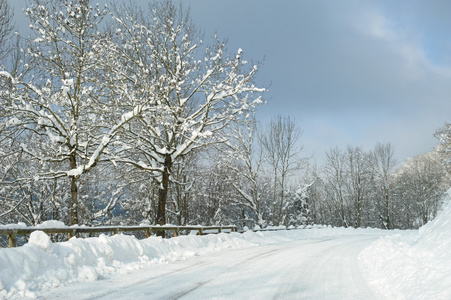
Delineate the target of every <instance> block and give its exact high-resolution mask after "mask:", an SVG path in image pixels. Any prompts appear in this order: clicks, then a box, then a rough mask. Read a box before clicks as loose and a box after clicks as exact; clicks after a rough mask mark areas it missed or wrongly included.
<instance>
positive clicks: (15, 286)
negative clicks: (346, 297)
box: [0, 222, 377, 299]
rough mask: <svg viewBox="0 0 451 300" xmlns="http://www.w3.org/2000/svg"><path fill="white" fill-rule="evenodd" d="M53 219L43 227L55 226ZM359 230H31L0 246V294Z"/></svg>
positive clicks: (22, 295)
mask: <svg viewBox="0 0 451 300" xmlns="http://www.w3.org/2000/svg"><path fill="white" fill-rule="evenodd" d="M53 223H54V222H49V223H46V224H44V225H43V226H42V227H46V226H54V225H58V224H53ZM363 231H364V230H362V229H357V230H356V229H344V228H332V227H322V226H315V227H308V228H306V229H305V230H289V231H270V232H252V231H248V232H245V233H243V234H239V233H230V234H226V233H221V234H215V235H207V236H192V235H189V236H179V237H177V238H172V239H162V238H158V237H150V238H148V239H145V240H138V239H136V238H135V237H134V236H129V235H122V234H117V235H114V236H106V235H100V237H98V238H86V239H80V238H72V239H70V240H69V241H67V242H62V243H52V242H51V241H50V238H49V237H48V236H47V234H45V233H44V232H42V231H35V232H33V233H32V234H31V235H30V238H29V243H28V244H26V245H24V246H22V247H18V248H11V249H7V248H4V249H0V266H1V269H0V299H5V298H8V299H9V298H14V297H16V298H25V297H35V293H34V291H37V290H40V289H50V288H53V287H56V286H60V285H67V284H70V283H71V282H76V281H84V280H90V281H93V280H98V279H101V278H105V277H108V276H109V275H110V274H113V273H127V272H128V271H129V270H133V269H140V268H144V267H146V266H148V265H149V264H158V263H167V262H170V261H175V260H182V259H186V258H189V257H192V256H195V255H206V254H208V253H211V252H214V251H221V250H225V249H237V248H244V247H252V246H257V245H265V244H271V243H283V242H290V241H293V240H298V239H310V238H312V239H313V238H321V237H326V236H331V235H333V236H337V235H351V234H359V233H362V232H363ZM372 231H374V232H377V230H372Z"/></svg>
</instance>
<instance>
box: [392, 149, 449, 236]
mask: <svg viewBox="0 0 451 300" xmlns="http://www.w3.org/2000/svg"><path fill="white" fill-rule="evenodd" d="M393 176H394V179H393V180H394V188H393V190H392V196H391V197H392V198H393V201H395V203H394V205H395V210H394V215H395V216H394V220H392V223H393V226H394V227H395V228H401V229H405V228H418V227H420V226H422V225H424V224H426V223H427V222H428V221H430V220H432V219H433V218H434V217H435V216H436V214H437V211H438V210H439V208H440V206H441V200H442V199H443V196H444V193H445V192H446V190H447V189H448V188H449V185H450V182H451V181H450V177H449V174H447V172H446V169H445V167H444V166H443V164H442V161H441V158H440V156H439V155H438V153H437V152H429V153H424V154H421V155H418V156H416V157H413V158H410V159H408V160H407V161H406V162H405V163H404V164H403V165H402V166H401V168H399V169H398V170H396V171H395V172H394V174H393Z"/></svg>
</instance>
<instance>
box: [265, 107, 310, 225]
mask: <svg viewBox="0 0 451 300" xmlns="http://www.w3.org/2000/svg"><path fill="white" fill-rule="evenodd" d="M301 136H302V130H301V129H300V128H298V127H297V126H296V122H295V121H294V120H292V119H291V118H290V117H282V116H280V115H279V116H277V117H276V118H274V119H273V120H271V122H270V123H269V124H268V126H267V129H266V133H265V134H264V135H263V136H262V137H261V140H262V144H263V146H264V148H265V151H266V152H267V155H268V162H269V164H270V166H271V169H272V173H273V176H274V177H273V185H274V186H273V225H276V226H278V225H279V224H280V223H281V222H283V219H284V214H283V210H284V207H285V205H286V203H285V193H286V189H287V184H288V179H289V176H290V175H292V174H293V173H295V172H297V171H299V169H300V167H301V165H302V162H303V159H302V157H301V156H300V155H301V152H302V150H303V146H301V145H298V142H299V139H300V138H301Z"/></svg>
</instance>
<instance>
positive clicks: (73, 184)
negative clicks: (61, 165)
mask: <svg viewBox="0 0 451 300" xmlns="http://www.w3.org/2000/svg"><path fill="white" fill-rule="evenodd" d="M70 167H71V169H75V168H77V161H76V159H75V154H71V155H70ZM69 179H70V198H71V200H70V225H75V224H78V187H77V180H78V177H76V176H70V177H69Z"/></svg>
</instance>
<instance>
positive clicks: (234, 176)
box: [224, 118, 268, 227]
mask: <svg viewBox="0 0 451 300" xmlns="http://www.w3.org/2000/svg"><path fill="white" fill-rule="evenodd" d="M230 135H231V138H230V140H229V143H227V145H228V149H227V150H226V151H224V152H225V155H227V156H228V157H229V160H230V162H229V164H228V166H227V168H228V169H229V170H230V172H229V177H230V181H231V182H232V185H233V187H234V188H235V190H236V196H235V197H233V199H231V200H232V204H233V205H238V206H240V207H244V208H246V209H248V210H250V211H251V213H250V215H252V216H253V218H254V224H256V225H258V226H260V227H265V226H266V225H267V220H265V212H266V211H267V210H268V205H267V203H266V201H265V200H266V199H265V196H266V193H265V191H266V190H267V189H268V184H267V183H266V182H264V178H265V176H264V174H263V164H264V162H265V153H264V149H263V145H262V144H261V140H260V139H258V137H257V124H256V121H255V119H253V118H251V119H249V120H247V121H246V122H244V123H243V124H237V125H236V126H233V127H232V128H231V131H230Z"/></svg>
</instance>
